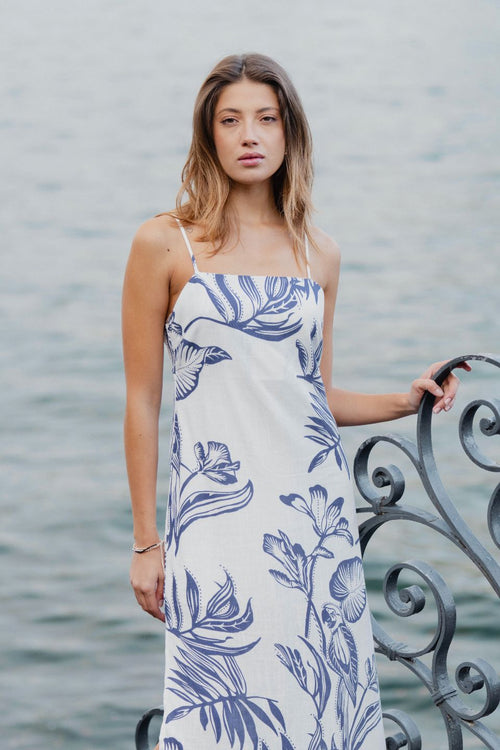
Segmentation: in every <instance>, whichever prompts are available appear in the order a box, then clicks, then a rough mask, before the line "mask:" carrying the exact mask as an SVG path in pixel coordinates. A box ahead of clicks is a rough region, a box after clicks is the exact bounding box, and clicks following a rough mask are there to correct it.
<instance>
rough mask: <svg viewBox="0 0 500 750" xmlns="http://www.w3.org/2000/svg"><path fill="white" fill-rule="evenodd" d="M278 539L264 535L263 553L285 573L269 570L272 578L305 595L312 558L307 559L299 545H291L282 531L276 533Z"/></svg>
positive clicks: (271, 535)
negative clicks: (281, 567)
mask: <svg viewBox="0 0 500 750" xmlns="http://www.w3.org/2000/svg"><path fill="white" fill-rule="evenodd" d="M278 533H279V537H277V536H273V534H264V543H263V545H262V548H263V550H264V552H267V553H268V554H269V555H272V557H274V559H275V560H278V562H280V563H281V564H282V565H283V567H284V568H285V571H286V573H282V572H281V571H279V570H270V571H269V572H270V573H271V575H272V576H273V578H274V579H275V580H276V581H277V582H278V583H280V584H281V585H282V586H286V587H287V588H291V589H300V590H301V591H304V593H307V591H308V587H309V577H310V576H309V573H310V568H311V565H312V563H313V558H312V557H308V556H307V555H306V554H305V552H304V549H303V548H302V546H301V545H300V544H292V542H291V541H290V539H289V537H288V536H287V535H286V534H285V532H284V531H280V530H279V531H278Z"/></svg>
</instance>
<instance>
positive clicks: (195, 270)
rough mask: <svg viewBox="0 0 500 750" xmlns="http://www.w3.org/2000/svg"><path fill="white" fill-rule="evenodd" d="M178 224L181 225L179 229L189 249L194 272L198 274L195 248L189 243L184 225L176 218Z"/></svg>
mask: <svg viewBox="0 0 500 750" xmlns="http://www.w3.org/2000/svg"><path fill="white" fill-rule="evenodd" d="M176 222H177V224H178V225H179V229H180V230H181V234H182V236H183V238H184V242H185V243H186V247H187V250H188V253H189V255H190V256H191V262H192V264H193V268H194V272H195V273H198V266H197V265H196V258H195V257H194V253H193V248H192V247H191V243H190V242H189V239H188V236H187V233H186V230H185V229H184V227H183V226H182V224H181V222H180V221H179V219H177V218H176Z"/></svg>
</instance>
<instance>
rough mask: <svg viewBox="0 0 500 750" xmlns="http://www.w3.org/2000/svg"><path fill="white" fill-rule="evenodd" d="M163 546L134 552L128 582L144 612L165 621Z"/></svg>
mask: <svg viewBox="0 0 500 750" xmlns="http://www.w3.org/2000/svg"><path fill="white" fill-rule="evenodd" d="M164 582H165V573H164V570H163V547H158V548H157V549H152V550H150V551H149V552H143V553H142V554H138V553H137V552H134V556H133V558H132V565H131V566H130V583H131V584H132V588H133V589H134V593H135V598H136V599H137V601H138V603H139V605H140V606H141V607H142V608H143V610H144V611H145V612H148V613H149V614H150V615H152V616H153V617H156V618H157V619H158V620H161V621H162V622H165V615H164V614H163V612H162V610H161V607H162V606H163V586H164Z"/></svg>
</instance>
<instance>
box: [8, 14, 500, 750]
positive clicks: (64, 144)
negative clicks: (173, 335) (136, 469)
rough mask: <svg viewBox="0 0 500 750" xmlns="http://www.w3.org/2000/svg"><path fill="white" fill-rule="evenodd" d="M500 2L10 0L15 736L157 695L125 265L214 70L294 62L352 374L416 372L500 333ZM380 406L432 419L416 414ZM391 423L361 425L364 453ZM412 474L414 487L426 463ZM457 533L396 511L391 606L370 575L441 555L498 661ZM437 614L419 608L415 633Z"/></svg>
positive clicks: (86, 746) (450, 462)
mask: <svg viewBox="0 0 500 750" xmlns="http://www.w3.org/2000/svg"><path fill="white" fill-rule="evenodd" d="M499 17H500V13H499V6H498V2H497V1H496V0H475V1H474V2H473V3H472V2H467V0H453V1H452V0H442V1H441V2H439V3H436V2H435V1H433V2H430V0H421V2H419V3H407V2H401V0H376V2H369V0H340V1H339V0H316V1H315V2H312V3H309V4H306V3H305V2H298V0H286V1H285V0H275V1H274V2H272V3H263V2H258V3H254V4H253V5H252V4H251V3H250V4H249V3H243V2H241V0H231V1H230V0H213V2H211V3H204V2H202V0H192V2H191V3H176V4H173V3H167V2H160V1H158V2H155V3H153V2H151V1H146V0H142V1H141V0H139V1H138V0H85V2H83V0H76V2H70V3H68V2H64V0H50V1H49V2H47V3H41V2H39V0H18V1H17V2H16V3H2V22H1V29H0V41H1V44H0V64H1V70H2V78H1V82H0V94H1V111H0V134H1V140H0V160H1V161H0V169H1V174H2V184H1V187H0V190H1V201H0V217H1V223H2V240H3V251H2V253H1V264H2V276H1V281H0V284H1V297H0V326H1V337H2V344H1V349H2V387H1V389H0V399H1V414H2V428H3V429H2V435H1V455H0V461H1V465H2V489H1V512H2V524H1V527H0V564H1V569H2V589H1V592H0V596H1V607H0V637H1V638H2V646H3V648H2V654H1V657H0V667H1V670H0V700H1V705H2V719H1V725H2V726H1V730H0V733H1V741H0V744H1V746H2V748H6V750H28V748H29V749H30V750H32V749H33V748H37V750H56V749H58V748H70V749H71V750H104V749H106V750H125V748H129V747H130V748H131V747H132V746H133V731H134V726H135V723H136V721H137V719H138V718H139V716H140V715H141V714H142V712H143V711H144V710H145V709H147V708H149V707H151V706H153V705H156V704H158V703H159V701H160V697H161V672H162V648H163V644H162V627H161V625H160V624H159V623H157V622H156V621H154V620H153V619H151V618H148V617H147V616H146V615H145V614H144V613H143V612H142V611H141V610H140V609H139V608H138V607H137V606H136V604H135V600H134V597H133V594H132V591H131V589H130V588H129V584H128V565H129V560H130V543H131V516H130V510H129V501H128V492H127V485H126V480H125V471H124V461H123V455H122V439H121V421H122V412H123V402H124V384H123V375H122V365H121V349H120V320H119V315H120V290H121V282H122V276H123V269H124V264H125V262H126V257H127V253H128V248H129V246H130V242H131V238H132V236H133V234H134V232H135V229H136V228H137V226H138V225H139V224H140V223H141V222H142V221H143V220H144V219H146V218H148V217H149V216H151V215H153V214H155V213H158V212H160V211H162V210H166V209H168V208H170V207H172V205H173V201H174V197H175V194H176V191H177V188H178V180H179V174H180V171H181V168H182V165H183V161H184V157H185V153H186V150H187V147H188V144H189V139H190V121H191V112H192V103H193V100H194V96H195V94H196V91H197V89H198V86H199V85H200V83H201V81H202V79H203V77H204V76H205V74H206V73H207V72H208V70H209V69H210V67H211V66H212V65H213V64H214V62H215V61H216V60H218V59H219V58H220V57H222V56H223V55H225V54H228V53H231V52H234V51H238V52H239V51H247V50H257V51H261V52H265V53H267V54H270V55H272V56H273V57H276V58H277V59H278V60H280V61H281V62H282V63H283V64H284V66H285V67H286V68H287V69H288V70H289V72H290V73H291V75H292V77H293V79H294V80H295V83H296V85H297V87H298V89H299V91H300V92H301V95H302V98H303V101H304V104H305V107H306V110H307V112H308V113H309V117H310V122H311V127H312V131H313V135H314V140H315V159H316V184H315V204H316V207H317V223H318V224H319V225H320V226H322V227H323V228H324V229H325V230H326V231H328V232H329V233H331V234H332V235H333V236H334V237H335V238H336V239H337V241H338V242H339V244H340V246H341V248H342V251H343V275H342V280H341V290H340V294H339V301H338V310H337V316H336V322H337V330H336V338H335V374H336V382H337V383H338V384H339V385H342V386H344V387H348V388H352V389H354V390H373V391H384V390H395V389H403V388H405V387H406V384H407V383H408V382H409V380H411V379H412V378H413V377H416V376H417V375H418V374H419V372H420V371H421V370H422V369H423V368H424V367H425V366H426V365H427V363H429V362H431V361H433V360H435V359H442V358H444V357H448V356H455V355H460V354H465V353H469V352H479V351H495V350H497V351H498V350H499V349H500V345H499V323H498V320H499V318H498V312H499V305H498V289H499V282H500V253H499V244H498V236H499V230H500V225H499V224H500V222H499V216H500V201H499V191H498V187H499V176H500V164H499V153H500V136H499V129H498V95H499V88H500V76H499V65H498V44H499V38H500V22H499ZM490 369H491V368H490ZM464 381H466V383H465V385H464V387H463V389H462V393H461V402H462V403H465V401H466V400H467V399H469V398H471V397H472V396H475V395H476V392H477V393H482V395H488V394H489V395H495V392H496V395H497V396H498V375H496V376H495V377H493V375H492V373H491V372H490V370H488V369H487V368H482V367H480V366H478V367H476V368H475V371H474V373H473V375H471V376H464ZM169 382H170V381H169V379H168V376H167V389H168V384H169ZM166 402H167V404H168V402H169V399H168V398H167V399H166ZM455 411H456V412H458V410H455ZM457 418H458V413H456V414H455V415H454V416H451V415H446V416H444V417H443V418H442V419H440V420H437V421H439V422H440V425H439V437H438V440H437V445H438V449H439V452H440V456H441V457H442V460H443V475H444V477H445V480H446V481H448V482H449V483H452V484H453V487H454V492H455V494H456V497H457V502H458V503H459V505H460V509H461V511H462V512H463V513H464V515H465V516H466V517H467V518H468V520H469V521H470V522H471V523H472V524H473V525H474V528H475V529H476V530H477V532H478V534H480V535H481V536H482V538H484V539H486V537H487V533H486V531H485V513H486V507H487V501H488V498H489V495H490V493H491V491H492V488H493V486H494V479H495V477H494V476H493V475H487V476H484V472H481V471H479V470H478V469H476V468H475V467H474V466H473V465H472V464H471V463H470V462H468V461H467V459H466V458H465V457H464V456H463V454H462V453H461V451H460V449H459V448H458V444H457V443H458V441H457V438H456V424H457ZM169 419H170V415H169V413H168V408H166V409H165V410H164V414H163V421H162V461H161V465H160V479H159V484H160V497H161V498H163V499H164V498H165V495H166V487H167V481H168V477H167V452H166V447H167V441H168V425H169ZM382 429H383V430H385V431H387V430H395V429H397V430H398V431H399V432H402V433H404V434H406V435H408V436H412V435H413V433H414V429H415V421H414V420H411V419H410V420H406V421H405V422H404V423H401V424H398V425H396V426H394V425H390V426H387V427H384V426H383V428H382ZM378 430H379V428H357V429H351V430H344V433H343V434H344V440H345V444H346V448H347V450H348V453H349V455H350V457H351V459H352V457H353V456H354V452H355V449H356V446H357V445H358V444H359V443H360V442H361V440H362V439H364V438H365V437H366V436H368V435H371V434H373V433H374V432H377V431H378ZM497 440H498V439H497ZM490 442H492V441H490ZM493 442H494V441H493ZM496 449H497V451H498V446H496ZM391 460H392V461H395V460H396V459H395V457H394V455H392V458H391ZM409 493H410V494H411V495H412V497H411V501H412V502H413V501H414V497H413V495H414V496H415V498H416V502H420V500H419V499H418V498H419V497H420V494H421V493H419V485H418V482H417V480H416V479H415V478H413V479H410V482H409ZM421 502H422V503H424V501H423V500H422V501H421ZM162 511H163V507H162V509H161V512H162ZM382 537H383V539H382ZM490 546H491V545H490ZM372 548H373V549H372ZM389 552H391V555H388V553H389ZM453 555H455V551H454V550H452V549H451V548H450V545H446V544H444V543H443V542H442V541H440V540H436V539H433V538H431V536H430V534H428V533H426V532H424V531H423V530H420V529H418V530H417V531H416V532H415V533H411V532H410V531H409V530H407V529H406V530H405V531H404V533H402V532H401V531H399V530H398V531H396V530H394V531H388V532H387V534H386V535H385V536H383V534H381V540H380V541H378V542H377V540H376V539H374V541H373V543H372V545H371V549H370V554H369V556H368V559H367V562H368V566H367V578H368V581H369V585H370V591H371V592H372V599H373V601H372V606H373V609H374V611H375V612H380V613H385V612H386V609H385V607H384V604H383V602H382V600H381V598H380V596H379V595H378V594H377V592H376V590H375V588H376V586H375V579H376V578H377V576H378V575H379V574H383V573H384V572H385V570H386V569H387V566H388V564H390V563H392V562H395V561H398V560H401V559H407V558H411V557H425V558H426V559H429V560H431V561H434V562H438V563H439V564H440V566H441V569H442V570H443V569H444V570H445V572H446V575H447V580H448V581H449V582H450V583H451V585H452V586H453V587H454V589H455V590H456V591H457V595H458V596H457V598H458V601H459V605H460V616H461V619H460V628H461V630H462V632H463V633H464V634H468V635H469V636H470V637H473V639H474V642H475V645H474V647H472V649H473V651H472V652H471V645H470V644H468V642H467V641H465V642H464V644H463V645H462V646H457V648H456V651H455V652H454V654H453V659H454V660H455V661H457V660H460V659H462V658H471V657H473V656H476V655H481V656H487V657H488V658H489V659H490V660H491V661H492V662H493V663H494V664H495V665H496V666H497V668H498V665H499V664H500V647H499V638H498V622H499V609H498V603H497V602H496V600H495V599H494V597H493V596H492V594H491V592H490V591H489V589H488V586H487V585H486V584H485V583H483V582H482V581H481V580H480V579H479V575H478V573H477V571H475V570H474V569H473V568H472V566H470V565H468V564H467V563H465V562H464V561H461V560H459V559H458V558H454V557H453ZM496 556H497V559H498V550H496ZM384 617H385V614H384ZM384 622H386V621H385V620H384ZM430 622H432V613H431V612H430V613H429V614H428V615H427V616H426V617H424V621H423V622H422V623H421V624H420V625H416V626H412V627H413V630H412V634H415V638H416V639H418V638H420V639H421V641H420V642H424V641H423V640H422V639H424V640H425V637H426V633H427V631H428V629H429V627H430V625H429V623H430ZM403 624H404V625H405V626H408V627H410V625H411V623H407V622H406V621H405V622H404V623H403ZM398 627H399V628H401V624H400V623H397V624H395V625H394V628H395V630H394V632H396V631H397V628H398ZM401 671H402V670H401V669H399V670H398V668H397V665H393V664H391V665H386V664H384V663H382V662H381V663H380V673H381V680H382V689H383V702H384V705H386V706H391V705H398V706H399V707H403V706H405V705H408V702H409V701H411V703H412V705H413V708H414V710H415V711H416V713H415V716H416V718H420V719H422V717H424V719H423V721H424V723H425V727H426V729H425V731H426V734H425V735H424V737H425V744H424V747H425V748H431V749H433V750H440V748H442V747H444V746H445V743H444V740H443V735H442V733H440V732H441V730H440V722H439V719H438V718H432V717H430V714H429V713H425V712H426V711H428V710H429V709H428V706H429V701H428V700H427V699H426V697H425V695H424V694H423V692H422V691H420V690H419V689H418V688H417V687H416V683H415V682H413V681H412V679H411V676H409V675H407V674H403V675H401ZM490 724H491V726H492V727H493V728H495V730H496V731H500V719H498V718H496V719H495V718H494V719H493V720H492V721H491V722H490ZM465 746H466V747H478V746H479V745H478V744H474V742H473V741H472V740H471V739H467V740H466V745H465ZM190 750H193V749H190ZM298 750H304V749H302V748H300V749H298Z"/></svg>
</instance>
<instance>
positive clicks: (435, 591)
mask: <svg viewBox="0 0 500 750" xmlns="http://www.w3.org/2000/svg"><path fill="white" fill-rule="evenodd" d="M471 360H479V361H482V362H485V363H487V364H489V365H491V366H493V367H497V368H500V355H492V354H484V355H481V354H472V355H466V356H463V357H457V358H456V359H454V360H451V361H450V362H448V363H447V364H446V365H445V366H444V367H442V368H441V370H440V371H439V372H438V373H437V374H436V377H435V380H436V382H437V383H439V384H441V383H442V382H443V380H444V379H445V378H446V377H447V376H448V374H449V373H450V372H451V371H452V370H454V369H455V368H457V367H458V366H459V365H460V364H461V363H462V362H467V361H471ZM433 402H434V399H433V397H432V396H430V395H429V394H427V395H426V396H425V397H424V398H423V400H422V403H421V405H420V410H419V415H418V423H417V439H416V442H415V443H413V442H412V441H410V440H408V439H407V438H404V437H401V436H398V435H376V436H374V437H372V438H370V439H368V440H365V441H364V443H363V444H362V445H361V446H360V448H359V450H358V452H357V454H356V458H355V461H354V478H355V481H356V484H357V487H358V489H359V491H360V493H361V495H362V497H363V498H364V499H365V500H366V501H367V505H366V506H364V507H362V508H359V509H358V512H359V513H361V514H363V515H367V518H366V519H365V520H364V521H363V522H362V523H361V525H360V542H361V550H362V553H363V554H364V553H365V551H366V548H367V546H368V543H369V542H370V541H371V540H372V538H373V537H374V535H375V534H376V532H377V530H378V529H380V528H381V527H382V526H384V525H385V524H386V523H388V522H390V521H393V520H404V521H408V522H410V523H412V524H422V525H423V526H425V527H427V528H428V529H431V530H433V531H434V532H435V533H436V534H437V535H442V536H444V537H446V539H448V540H450V541H451V542H453V544H455V545H456V547H457V548H458V550H459V551H460V553H461V554H463V555H466V556H467V557H468V558H469V559H470V560H472V562H473V563H474V564H475V565H476V567H477V568H478V571H479V573H480V574H481V575H482V576H484V578H485V579H486V580H487V581H488V582H489V583H490V585H491V588H492V590H493V593H494V594H496V595H497V596H500V565H499V563H498V562H497V561H496V560H495V559H494V558H493V556H492V555H491V554H490V553H489V552H488V550H487V549H486V548H485V547H484V546H483V545H482V544H481V543H480V542H479V540H478V539H477V538H476V537H475V536H474V534H473V533H472V531H471V530H470V529H469V528H468V526H467V525H466V524H465V522H464V521H463V519H462V518H461V516H460V514H459V513H458V511H457V509H456V507H455V506H454V504H453V502H452V500H451V499H450V497H449V495H448V493H447V492H446V489H445V487H444V485H443V483H442V481H441V477H440V475H439V472H438V469H437V465H436V460H435V457H434V452H433V447H432V416H433V412H432V408H433ZM480 408H481V409H482V410H483V411H484V410H485V409H489V410H490V411H491V417H490V418H488V419H486V418H483V419H481V420H480V422H479V429H480V431H481V432H482V434H483V435H485V436H487V437H492V436H495V435H499V434H500V401H499V400H496V399H493V398H489V399H488V398H486V399H480V400H477V401H473V402H471V403H470V404H468V405H467V406H466V407H465V409H464V411H463V413H462V416H461V419H460V425H459V434H460V441H461V443H462V446H463V449H464V451H465V453H466V455H467V456H468V457H469V458H470V459H471V460H472V461H473V462H474V463H475V464H477V466H479V467H481V468H482V469H484V470H485V471H490V472H499V471H500V463H498V462H495V461H492V460H491V459H490V458H488V457H487V456H486V455H484V454H483V453H482V451H481V450H480V448H479V446H478V444H477V442H476V439H475V437H474V429H475V417H476V413H477V412H478V410H479V409H480ZM379 443H389V444H392V445H393V446H395V447H396V448H397V449H399V450H400V451H402V452H403V453H404V454H405V455H406V456H407V457H408V458H409V459H410V461H411V462H412V464H413V466H414V467H415V469H416V471H417V473H418V476H419V477H420V479H421V482H422V485H423V488H424V490H425V492H426V494H427V496H428V497H429V499H430V501H431V502H432V505H433V511H432V512H429V511H424V510H422V509H420V508H416V507H412V506H410V505H406V504H405V503H404V502H400V501H401V500H403V496H404V492H405V479H404V476H403V474H402V473H401V471H400V470H399V468H398V467H396V466H394V465H389V466H386V467H378V468H376V469H375V470H374V471H373V472H372V473H371V475H370V474H369V469H368V464H369V460H370V456H371V453H372V451H373V449H374V447H375V446H376V445H377V444H379ZM486 520H487V524H488V529H489V533H490V535H491V538H492V540H493V542H494V544H495V545H496V546H497V547H499V548H500V483H499V484H498V485H497V486H496V488H495V489H494V491H493V493H492V496H491V498H490V502H489V506H488V510H487V518H486ZM403 571H412V573H413V574H415V575H416V576H417V577H419V578H420V579H421V580H422V581H423V582H424V583H425V584H426V585H427V587H428V588H429V589H430V591H431V593H432V596H433V598H434V602H435V605H436V609H437V624H436V628H435V631H434V634H433V635H432V637H431V639H430V640H429V642H428V643H427V644H425V645H424V646H422V647H420V648H418V649H416V648H414V647H412V646H410V645H409V644H406V643H402V642H400V641H394V640H393V639H392V638H391V637H390V635H389V634H388V633H386V632H385V630H384V629H383V628H382V627H381V625H380V624H379V623H378V622H377V621H376V619H375V618H372V625H373V633H374V639H375V645H376V650H377V651H378V652H379V653H381V654H384V655H385V656H386V657H387V658H388V659H390V660H392V661H396V662H398V663H399V664H401V665H403V666H404V667H406V668H407V669H409V670H410V671H411V672H412V673H413V674H414V675H415V676H416V677H417V678H418V680H420V682H421V683H422V684H423V685H424V686H425V687H426V688H427V690H428V691H429V694H430V695H431V697H432V699H433V701H434V703H435V706H436V709H437V710H439V711H440V712H441V715H442V718H443V723H444V727H445V731H446V735H447V738H448V749H449V750H462V749H463V732H464V730H466V731H468V732H470V733H471V734H473V735H475V737H476V738H478V739H479V740H480V741H481V743H482V745H483V746H484V747H486V748H489V749H490V750H500V737H498V736H497V735H496V734H494V733H493V732H492V731H491V730H490V729H489V728H488V727H487V726H485V724H484V723H483V722H482V721H481V719H483V718H484V717H485V716H488V715H490V714H492V713H493V712H494V711H496V710H497V708H498V705H499V703H500V680H499V678H498V675H497V674H496V672H495V669H494V668H493V666H492V665H490V664H489V663H488V662H486V661H485V660H484V659H479V658H476V659H474V658H473V659H470V660H468V661H466V662H463V663H462V664H459V666H458V667H457V669H456V671H455V674H454V675H453V676H452V675H450V674H449V670H448V664H447V662H448V652H449V648H450V644H451V643H452V639H453V637H454V635H455V626H456V609H455V602H454V600H453V596H452V593H451V591H450V590H449V588H448V586H447V584H446V582H445V581H444V579H443V578H442V577H441V575H440V574H439V573H438V572H437V571H436V570H435V569H434V568H433V567H432V566H431V565H429V564H428V563H427V562H423V561H421V560H409V561H406V562H399V563H396V564H394V565H392V566H391V567H390V569H389V570H388V571H387V574H386V576H385V581H384V595H385V600H386V602H387V605H388V607H389V608H390V610H391V611H392V612H393V613H395V614H396V615H398V616H399V617H411V616H412V615H414V614H415V613H417V612H420V611H421V610H422V608H423V607H424V604H425V601H426V600H425V594H424V591H423V590H422V588H421V587H420V586H418V585H413V586H407V587H405V588H398V580H399V576H400V574H401V573H402V572H403ZM425 655H430V666H428V665H427V664H426V663H425V662H424V661H423V659H422V658H421V657H423V656H425ZM479 690H482V691H483V694H484V700H483V703H482V706H481V707H480V708H479V709H473V708H471V707H470V706H468V705H467V704H466V702H465V701H464V700H463V699H462V698H461V696H460V693H462V694H463V695H468V694H471V693H473V692H476V691H479ZM162 714H163V712H162V710H161V709H160V708H155V709H152V710H151V711H148V712H147V713H146V714H144V716H143V717H142V719H141V720H140V721H139V723H138V725H137V729H136V737H135V742H136V750H150V749H151V746H150V744H149V740H148V733H149V725H150V723H151V720H152V719H153V717H155V716H160V715H162ZM384 717H385V718H387V719H389V720H390V721H391V722H393V723H394V724H396V725H397V727H398V729H397V730H396V731H395V733H393V734H392V735H391V736H390V737H388V738H387V739H386V747H387V749H388V750H397V748H404V749H405V750H421V748H422V740H421V736H420V732H419V729H418V727H417V725H416V723H415V721H414V720H413V719H412V718H411V717H410V716H408V715H407V714H405V713H404V712H402V711H400V710H396V709H392V710H391V709H386V710H385V711H384ZM346 750H348V749H347V748H346ZM440 750H444V749H443V748H440Z"/></svg>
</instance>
